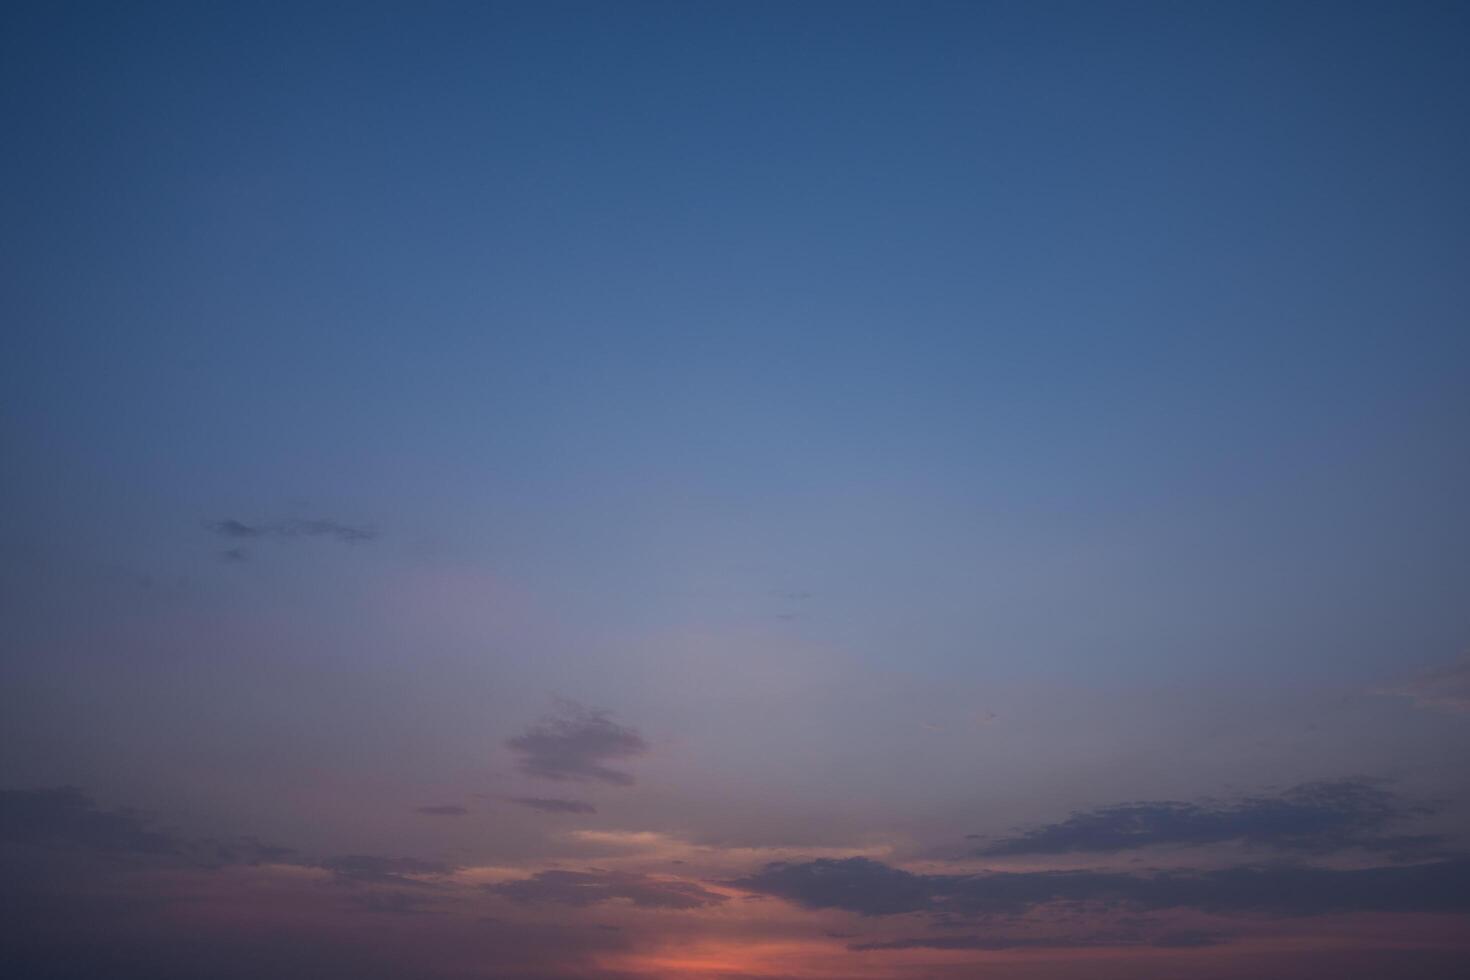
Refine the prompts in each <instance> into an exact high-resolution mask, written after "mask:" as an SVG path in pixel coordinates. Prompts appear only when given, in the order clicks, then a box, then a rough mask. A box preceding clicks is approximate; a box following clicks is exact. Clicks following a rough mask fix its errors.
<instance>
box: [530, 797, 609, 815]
mask: <svg viewBox="0 0 1470 980" xmlns="http://www.w3.org/2000/svg"><path fill="white" fill-rule="evenodd" d="M511 802H512V803H515V804H517V805H518V806H523V807H528V808H529V809H532V810H540V811H541V812H542V813H596V812H597V807H595V806H593V805H592V804H591V803H584V802H582V801H581V800H559V799H554V798H550V797H544V796H515V797H512V798H511Z"/></svg>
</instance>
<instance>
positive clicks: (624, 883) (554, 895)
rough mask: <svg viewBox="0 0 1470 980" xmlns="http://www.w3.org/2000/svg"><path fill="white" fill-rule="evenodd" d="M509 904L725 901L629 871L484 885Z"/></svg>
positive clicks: (682, 905)
mask: <svg viewBox="0 0 1470 980" xmlns="http://www.w3.org/2000/svg"><path fill="white" fill-rule="evenodd" d="M485 890H486V891H490V892H494V893H495V894H497V895H501V896H503V897H505V898H508V899H510V900H511V901H513V902H525V903H530V902H549V903H552V904H556V905H570V906H575V907H577V908H583V907H586V906H588V905H596V904H599V903H601V902H609V901H612V900H614V899H624V900H626V901H628V902H631V903H632V904H634V905H636V906H638V907H639V908H645V909H697V908H704V907H706V906H709V905H718V904H719V903H721V902H724V901H726V898H725V896H724V895H721V894H719V893H718V892H712V891H710V890H709V889H707V888H704V887H702V886H701V885H698V884H696V883H694V882H692V881H683V880H680V879H677V878H655V877H653V876H651V875H645V874H636V873H634V872H629V871H599V870H591V871H542V872H540V873H539V874H536V875H532V876H531V877H530V878H522V879H520V880H517V881H507V882H502V883H500V884H495V885H486V886H485Z"/></svg>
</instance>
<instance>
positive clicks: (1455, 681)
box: [1377, 653, 1470, 711]
mask: <svg viewBox="0 0 1470 980" xmlns="http://www.w3.org/2000/svg"><path fill="white" fill-rule="evenodd" d="M1377 693H1379V694H1387V695H1393V696H1396V697H1404V698H1409V699H1410V700H1412V701H1413V702H1414V703H1415V704H1417V705H1419V706H1420V707H1424V708H1438V709H1441V710H1445V711H1470V653H1465V654H1462V655H1461V656H1460V658H1459V659H1458V660H1456V661H1454V662H1452V663H1448V664H1445V665H1444V666H1443V667H1436V668H1434V669H1432V670H1426V671H1421V672H1420V673H1418V674H1415V675H1414V676H1412V677H1410V678H1409V679H1408V680H1407V681H1405V682H1404V683H1403V684H1399V685H1397V686H1394V687H1386V688H1381V689H1379V691H1378V692H1377Z"/></svg>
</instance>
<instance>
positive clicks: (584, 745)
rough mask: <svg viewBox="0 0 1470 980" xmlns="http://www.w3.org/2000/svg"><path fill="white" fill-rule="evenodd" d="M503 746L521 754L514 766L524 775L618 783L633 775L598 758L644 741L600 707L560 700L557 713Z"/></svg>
mask: <svg viewBox="0 0 1470 980" xmlns="http://www.w3.org/2000/svg"><path fill="white" fill-rule="evenodd" d="M506 745H508V746H509V747H510V749H511V751H513V752H515V753H517V754H518V755H519V756H520V760H519V762H518V763H517V765H518V768H519V769H520V771H521V772H523V773H525V774H526V775H528V776H536V777H538V778H541V779H553V780H600V781H602V782H605V783H613V784H615V785H618V786H627V785H630V784H632V782H633V777H632V776H631V775H630V774H628V773H626V772H623V771H621V770H619V769H609V768H608V767H607V766H605V765H603V762H605V761H608V760H612V759H629V758H633V757H635V756H640V755H642V754H644V753H645V752H647V751H648V743H647V742H645V741H644V740H643V736H642V735H640V734H639V733H638V732H637V730H635V729H632V728H625V727H624V726H622V725H618V724H614V723H613V722H612V721H610V720H609V718H608V713H607V712H605V711H592V710H589V709H587V708H584V707H582V706H581V705H578V704H576V703H574V702H571V701H564V702H562V703H561V704H560V707H559V711H558V713H557V714H554V715H548V716H547V717H545V718H543V719H542V720H541V721H540V722H538V723H537V724H535V725H532V726H531V727H530V728H529V729H527V730H526V732H525V734H523V735H517V736H516V737H515V738H512V739H510V740H508V741H507V742H506Z"/></svg>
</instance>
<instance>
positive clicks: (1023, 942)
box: [847, 931, 1231, 953]
mask: <svg viewBox="0 0 1470 980" xmlns="http://www.w3.org/2000/svg"><path fill="white" fill-rule="evenodd" d="M1230 941H1231V940H1230V937H1228V936H1225V935H1223V934H1220V933H1207V932H1200V931H1188V932H1170V933H1165V934H1163V935H1161V936H1157V937H1155V938H1153V939H1149V938H1146V937H1144V936H1140V935H1136V934H1133V933H1130V932H1123V933H1101V934H1097V935H1089V936H1007V935H993V936H987V935H974V934H970V935H959V936H952V935H946V936H907V937H904V938H902V939H889V940H885V941H882V942H870V943H852V944H850V945H849V946H848V947H847V948H848V949H850V950H852V951H853V952H857V953H866V952H873V951H877V950H898V949H950V950H954V949H972V950H983V951H989V952H997V951H1000V950H1006V949H1089V948H1096V947H1102V946H1154V947H1158V948H1161V949H1197V948H1202V947H1205V946H1219V945H1222V944H1224V943H1227V942H1230Z"/></svg>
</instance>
